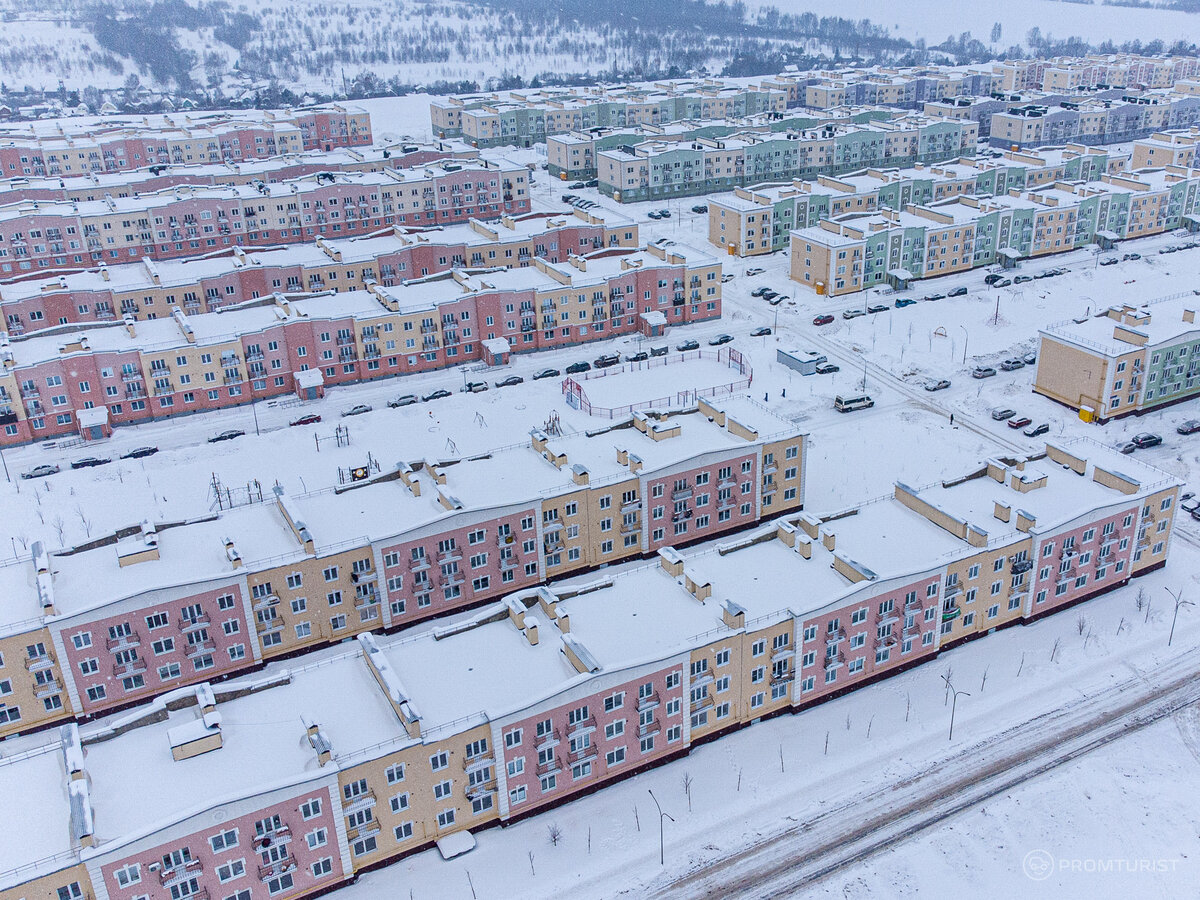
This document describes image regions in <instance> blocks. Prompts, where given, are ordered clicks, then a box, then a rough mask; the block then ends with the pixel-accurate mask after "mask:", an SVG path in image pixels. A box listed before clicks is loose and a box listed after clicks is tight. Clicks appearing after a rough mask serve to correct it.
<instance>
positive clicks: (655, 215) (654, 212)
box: [646, 209, 662, 219]
mask: <svg viewBox="0 0 1200 900" xmlns="http://www.w3.org/2000/svg"><path fill="white" fill-rule="evenodd" d="M646 215H647V216H649V217H650V218H651V219H661V218H662V216H661V215H659V213H658V210H656V209H652V210H650V212H648V213H646Z"/></svg>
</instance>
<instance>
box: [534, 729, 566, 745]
mask: <svg viewBox="0 0 1200 900" xmlns="http://www.w3.org/2000/svg"><path fill="white" fill-rule="evenodd" d="M561 740H562V735H561V734H560V733H559V730H558V729H557V728H552V729H551V730H550V731H547V732H546V733H545V734H539V735H538V736H537V737H536V738H535V739H534V743H533V746H534V747H535V748H536V749H538V750H541V749H542V748H543V747H549V746H550V745H552V744H557V743H559V741H561Z"/></svg>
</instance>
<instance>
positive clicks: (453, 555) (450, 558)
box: [437, 550, 462, 566]
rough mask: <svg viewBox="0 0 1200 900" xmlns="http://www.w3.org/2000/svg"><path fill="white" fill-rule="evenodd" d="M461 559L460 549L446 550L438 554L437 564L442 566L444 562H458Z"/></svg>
mask: <svg viewBox="0 0 1200 900" xmlns="http://www.w3.org/2000/svg"><path fill="white" fill-rule="evenodd" d="M461 559H462V551H461V550H447V551H445V552H444V553H439V554H438V558H437V561H438V565H439V566H444V565H445V564H446V563H452V562H458V561H459V560H461Z"/></svg>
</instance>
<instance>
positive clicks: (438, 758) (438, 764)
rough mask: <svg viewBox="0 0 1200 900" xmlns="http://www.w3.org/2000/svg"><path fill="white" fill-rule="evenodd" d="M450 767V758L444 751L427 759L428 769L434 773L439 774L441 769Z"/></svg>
mask: <svg viewBox="0 0 1200 900" xmlns="http://www.w3.org/2000/svg"><path fill="white" fill-rule="evenodd" d="M449 765H450V757H449V755H448V754H447V753H446V751H445V750H442V751H440V752H438V753H435V754H434V755H433V756H431V757H429V768H430V769H432V770H433V771H434V772H440V771H441V770H442V769H444V768H446V767H447V766H449Z"/></svg>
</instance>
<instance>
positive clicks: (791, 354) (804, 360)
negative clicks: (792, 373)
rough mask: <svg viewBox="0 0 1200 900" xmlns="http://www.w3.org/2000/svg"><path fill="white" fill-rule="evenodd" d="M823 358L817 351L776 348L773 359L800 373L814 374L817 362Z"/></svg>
mask: <svg viewBox="0 0 1200 900" xmlns="http://www.w3.org/2000/svg"><path fill="white" fill-rule="evenodd" d="M823 359H824V357H823V356H821V354H819V353H814V352H813V351H811V350H776V351H775V361H776V362H778V363H782V364H783V365H785V366H787V367H788V368H789V369H795V370H796V371H797V372H799V373H800V374H801V375H814V374H816V371H817V364H818V363H820V362H821V361H822V360H823Z"/></svg>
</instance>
